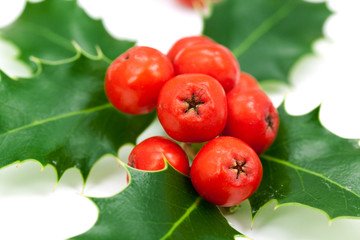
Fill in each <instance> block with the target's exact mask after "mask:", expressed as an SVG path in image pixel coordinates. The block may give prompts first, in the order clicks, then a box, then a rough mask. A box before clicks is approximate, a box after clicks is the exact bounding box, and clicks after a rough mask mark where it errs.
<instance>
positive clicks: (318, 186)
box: [250, 106, 360, 219]
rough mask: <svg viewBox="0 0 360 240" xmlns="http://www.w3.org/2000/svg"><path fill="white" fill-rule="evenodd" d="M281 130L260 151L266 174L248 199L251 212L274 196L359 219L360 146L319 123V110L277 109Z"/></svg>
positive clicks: (282, 201) (281, 201)
mask: <svg viewBox="0 0 360 240" xmlns="http://www.w3.org/2000/svg"><path fill="white" fill-rule="evenodd" d="M279 114H280V119H281V122H280V128H279V132H278V135H277V138H276V140H275V142H274V143H273V145H272V146H271V147H270V148H269V149H268V150H267V151H266V152H265V153H264V154H262V155H261V160H262V162H263V166H264V176H263V180H262V183H261V185H260V187H259V189H258V190H257V191H256V192H255V194H254V195H253V196H252V197H251V198H250V203H251V206H252V211H253V214H255V213H256V212H257V211H258V210H259V209H260V208H261V207H262V206H263V205H264V204H266V203H267V202H268V201H270V200H272V199H276V200H277V201H278V203H279V204H280V205H281V204H291V203H298V204H303V205H307V206H310V207H313V208H317V209H320V210H322V211H323V212H324V213H325V214H327V215H328V216H329V218H331V219H333V218H336V217H342V216H347V217H360V145H359V141H358V140H349V139H343V138H340V137H338V136H336V135H334V134H332V133H331V132H329V131H328V130H327V129H325V128H324V127H323V126H322V125H321V124H320V122H319V118H318V115H319V108H317V109H316V110H314V111H312V112H310V113H309V114H307V115H304V116H298V117H295V116H290V115H288V114H287V113H286V112H285V110H284V107H283V106H281V107H280V108H279Z"/></svg>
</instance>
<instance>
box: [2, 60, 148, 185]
mask: <svg viewBox="0 0 360 240" xmlns="http://www.w3.org/2000/svg"><path fill="white" fill-rule="evenodd" d="M38 64H39V66H38V67H39V72H38V74H37V75H36V76H34V77H33V78H29V79H19V80H13V79H10V78H9V77H7V76H6V75H5V74H4V73H2V72H1V71H0V78H1V80H0V152H1V154H0V168H1V167H3V166H6V165H8V164H10V163H13V162H15V161H18V160H19V161H22V160H25V159H36V160H38V161H40V162H41V163H42V164H43V165H46V164H52V165H54V166H55V168H56V169H57V171H58V174H59V177H60V176H61V175H62V174H63V173H64V171H65V170H66V169H68V168H71V167H76V168H78V169H80V170H81V172H82V174H83V175H84V177H85V178H86V176H87V175H88V173H89V171H90V169H91V167H92V165H93V164H94V163H95V162H96V161H97V160H98V159H99V158H100V157H101V156H102V155H104V154H108V153H112V154H116V153H117V150H118V148H119V147H120V146H121V145H122V144H124V143H127V142H132V143H135V140H136V138H137V137H138V135H139V134H140V133H141V132H142V131H143V130H144V129H145V128H146V127H147V126H148V125H149V124H150V123H151V121H152V120H153V119H154V113H151V114H148V115H143V116H129V115H126V114H122V113H120V112H119V111H117V110H115V109H114V108H113V107H112V106H111V104H110V103H109V102H108V100H107V98H106V96H105V92H104V76H105V72H106V69H107V66H108V64H107V63H106V62H105V61H104V59H103V58H102V56H99V58H98V59H89V58H87V57H85V56H83V55H81V53H78V58H77V60H74V61H70V62H67V63H63V64H58V65H48V64H44V63H43V64H42V63H40V62H38Z"/></svg>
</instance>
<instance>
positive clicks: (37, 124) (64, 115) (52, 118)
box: [0, 103, 112, 137]
mask: <svg viewBox="0 0 360 240" xmlns="http://www.w3.org/2000/svg"><path fill="white" fill-rule="evenodd" d="M111 107H112V105H111V104H110V103H106V104H103V105H100V106H96V107H93V108H88V109H83V110H80V111H73V112H68V113H64V114H62V115H57V116H53V117H50V118H46V119H42V120H36V121H34V122H32V123H30V124H26V125H23V126H20V127H17V128H14V129H10V130H8V131H6V132H4V133H2V134H0V137H2V136H4V135H7V134H12V133H14V132H18V131H22V130H24V129H28V128H32V127H36V126H39V125H42V124H46V123H49V122H53V121H57V120H60V119H65V118H69V117H73V116H76V115H82V114H89V113H93V112H96V111H101V110H104V109H107V108H111Z"/></svg>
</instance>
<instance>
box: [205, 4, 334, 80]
mask: <svg viewBox="0 0 360 240" xmlns="http://www.w3.org/2000/svg"><path fill="white" fill-rule="evenodd" d="M330 14H331V12H330V11H329V9H328V8H327V7H326V3H325V2H323V3H310V2H306V1H303V0H291V1H289V0H251V1H248V0H225V1H221V2H219V3H217V4H214V6H213V11H212V14H211V15H210V17H208V18H205V19H204V30H203V34H205V35H207V36H209V37H211V38H213V39H214V40H215V41H217V42H219V43H220V44H223V45H225V46H227V47H228V48H229V49H230V50H232V52H233V54H234V55H235V56H236V57H237V59H238V61H239V63H240V66H241V68H242V70H244V71H246V72H249V73H251V74H252V75H254V77H255V78H256V79H257V80H259V81H263V80H269V79H271V80H279V81H283V82H288V75H289V72H290V69H291V67H292V66H293V65H294V63H295V62H296V61H297V60H298V59H299V58H301V57H302V56H304V55H305V54H309V53H311V52H312V44H313V43H314V41H315V40H316V39H318V38H321V37H323V33H322V28H323V25H324V22H325V20H326V19H327V18H328V17H329V15H330Z"/></svg>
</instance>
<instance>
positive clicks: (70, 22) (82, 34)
mask: <svg viewBox="0 0 360 240" xmlns="http://www.w3.org/2000/svg"><path fill="white" fill-rule="evenodd" d="M0 37H2V38H4V39H7V40H9V41H11V42H13V43H14V44H15V45H17V46H18V47H19V48H20V53H21V54H20V56H19V58H20V59H21V60H22V61H24V62H26V63H28V64H29V65H30V64H32V62H31V59H30V58H31V56H35V57H36V58H39V59H42V61H43V62H45V61H52V62H54V61H59V60H63V59H69V58H72V57H74V56H75V57H76V55H77V49H76V48H77V46H79V47H80V48H81V49H82V52H83V53H84V54H85V55H91V56H97V55H99V53H101V54H102V55H103V59H104V60H106V61H107V62H108V63H110V62H111V60H113V59H115V58H116V57H117V56H119V55H120V54H121V53H122V52H123V51H124V49H128V48H130V47H132V46H133V45H134V43H133V42H129V41H120V40H117V39H115V38H113V37H112V36H110V35H109V34H108V33H107V31H106V30H105V28H104V26H103V24H102V22H101V20H94V19H92V18H90V17H89V16H88V15H87V14H86V13H85V12H84V10H83V9H81V8H80V7H79V6H78V5H77V2H76V0H69V1H65V0H45V1H42V2H38V3H32V2H27V3H26V7H25V9H24V11H23V13H22V14H21V16H20V17H19V18H18V19H17V20H16V21H15V22H13V23H12V24H10V25H9V26H7V27H5V28H2V29H1V30H0Z"/></svg>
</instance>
